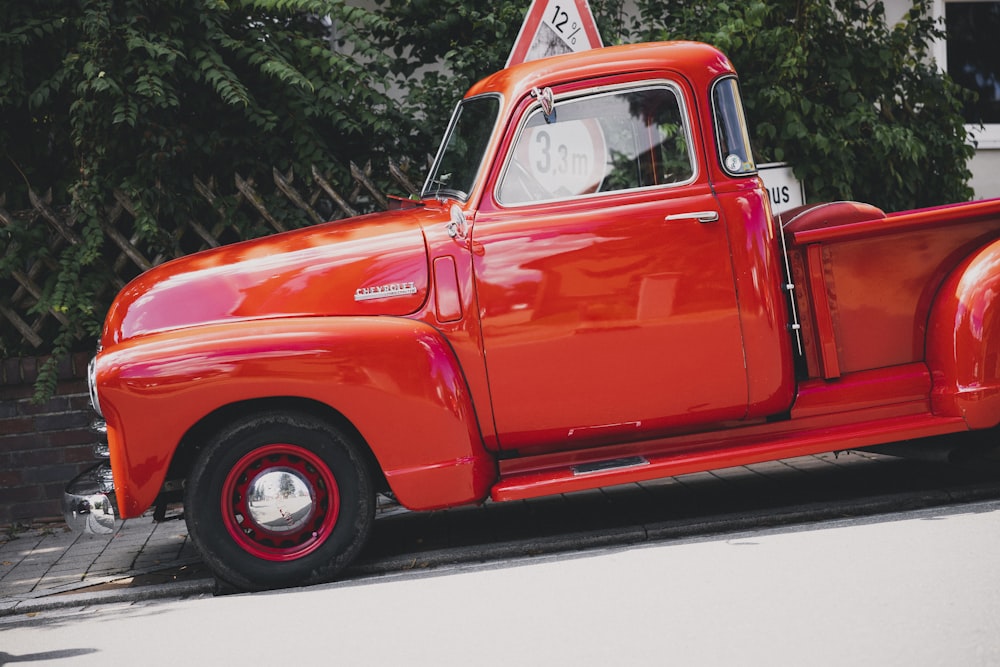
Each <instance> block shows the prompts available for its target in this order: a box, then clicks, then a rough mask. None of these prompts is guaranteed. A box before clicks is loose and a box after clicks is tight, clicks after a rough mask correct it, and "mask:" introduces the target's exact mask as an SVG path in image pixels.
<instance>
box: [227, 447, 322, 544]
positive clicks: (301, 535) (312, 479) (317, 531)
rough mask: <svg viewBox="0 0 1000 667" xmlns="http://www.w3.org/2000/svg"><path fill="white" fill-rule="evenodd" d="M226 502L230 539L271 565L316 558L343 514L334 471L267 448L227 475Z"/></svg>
mask: <svg viewBox="0 0 1000 667" xmlns="http://www.w3.org/2000/svg"><path fill="white" fill-rule="evenodd" d="M221 500H222V517H223V522H224V523H225V526H226V530H227V531H228V532H229V535H230V536H231V537H232V538H233V540H235V541H236V543H237V544H238V545H239V546H240V548H242V549H243V550H244V551H246V552H247V553H249V554H251V555H253V556H256V557H257V558H261V559H263V560H269V561H290V560H295V559H297V558H302V557H303V556H305V555H307V554H310V553H312V552H313V551H314V550H316V549H317V548H319V546H320V545H321V544H323V542H325V541H326V539H327V537H329V535H330V533H331V532H332V531H333V527H334V525H335V524H336V523H337V517H338V515H339V514H340V493H339V490H338V488H337V481H336V479H335V478H334V476H333V473H332V472H331V471H330V468H329V466H327V465H326V463H324V462H323V460H322V459H320V458H319V457H318V456H316V455H315V454H313V453H312V452H310V451H309V450H307V449H304V448H302V447H298V446H296V445H286V444H274V445H267V446H264V447H261V448H259V449H255V450H254V451H252V452H250V453H249V454H247V455H246V456H244V457H243V458H241V459H240V460H239V461H237V463H236V465H234V466H233V467H232V469H230V471H229V474H228V475H226V479H225V482H224V483H223V485H222V499H221Z"/></svg>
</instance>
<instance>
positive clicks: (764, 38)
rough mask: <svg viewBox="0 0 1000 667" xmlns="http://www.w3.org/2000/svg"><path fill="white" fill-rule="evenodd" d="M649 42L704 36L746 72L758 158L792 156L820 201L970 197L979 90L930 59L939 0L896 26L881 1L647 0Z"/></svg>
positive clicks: (642, 28)
mask: <svg viewBox="0 0 1000 667" xmlns="http://www.w3.org/2000/svg"><path fill="white" fill-rule="evenodd" d="M638 6H639V9H640V13H639V18H638V20H636V21H635V23H634V27H635V33H636V36H637V37H638V38H639V39H643V40H657V39H695V40H699V41H704V42H709V43H711V44H714V45H716V46H718V47H719V48H720V49H722V51H724V52H725V53H726V54H727V55H728V56H729V57H730V59H731V60H732V61H733V64H734V65H735V66H736V69H737V71H738V72H739V73H740V84H741V89H742V92H743V96H744V102H745V106H746V111H747V116H748V120H749V123H750V126H751V134H752V143H753V145H754V150H755V151H756V152H757V158H758V161H759V162H770V161H777V162H788V163H790V164H792V165H794V167H795V173H796V176H797V177H798V178H799V179H800V180H802V181H803V182H804V183H805V187H806V195H807V197H808V198H809V199H810V200H812V201H830V200H836V199H854V200H860V201H865V202H869V203H872V204H875V205H877V206H879V207H881V208H883V209H885V210H887V211H897V210H905V209H911V208H919V207H923V206H931V205H936V204H943V203H947V202H955V201H964V200H967V199H969V198H971V196H972V191H971V189H970V188H969V187H968V180H969V178H970V176H971V173H970V171H969V168H968V160H969V158H970V157H971V156H972V155H973V153H974V148H973V146H972V145H971V144H970V143H969V141H968V136H967V131H966V129H965V125H964V120H963V119H962V115H961V109H962V103H963V100H964V99H965V96H966V95H967V94H968V93H966V92H965V91H963V90H962V89H961V88H959V87H958V86H957V85H956V84H955V83H954V82H953V81H952V80H951V79H950V78H949V77H948V76H947V75H945V74H943V73H942V72H941V71H940V70H939V69H938V68H937V66H936V65H935V64H934V62H933V61H932V59H931V53H930V48H931V43H932V41H933V40H935V39H938V38H941V37H943V35H942V33H941V29H942V27H941V26H940V25H939V24H938V23H936V22H935V21H934V20H932V19H931V18H930V16H931V9H932V0H914V2H913V4H912V8H911V9H910V11H909V12H908V13H907V15H906V16H904V17H903V19H902V20H901V21H900V22H898V23H896V24H894V25H888V24H887V23H886V15H885V7H884V4H883V3H882V2H881V0H767V1H766V2H765V1H763V0H750V1H747V2H735V1H732V2H716V3H692V2H687V1H686V0H639V2H638Z"/></svg>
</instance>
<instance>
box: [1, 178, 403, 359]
mask: <svg viewBox="0 0 1000 667" xmlns="http://www.w3.org/2000/svg"><path fill="white" fill-rule="evenodd" d="M408 171H409V170H408V168H407V166H406V165H405V164H404V165H402V166H401V165H399V164H397V163H395V162H393V161H392V160H390V161H389V162H388V172H387V175H388V176H389V177H390V178H388V179H387V178H386V174H381V173H380V175H379V176H380V177H379V179H378V180H379V181H381V182H387V181H389V182H391V183H392V184H393V186H392V187H390V188H389V189H390V190H391V191H392V192H393V194H395V195H401V196H409V195H414V194H416V193H417V190H418V188H417V187H416V186H414V184H413V179H412V178H411V177H410V175H409V174H408ZM372 174H373V171H372V165H371V164H368V165H367V166H366V167H364V168H360V167H358V166H357V165H355V164H353V163H352V164H351V176H352V181H353V182H352V184H351V188H350V189H349V190H346V189H345V190H338V189H337V188H334V187H333V186H332V185H331V184H330V179H329V178H328V177H327V176H325V175H324V174H322V173H320V172H319V171H318V170H317V169H316V168H315V167H314V168H313V170H312V174H311V175H310V178H308V179H304V178H298V179H296V177H295V175H294V174H292V173H281V172H280V171H278V170H277V169H273V170H272V180H273V185H272V184H269V183H261V184H258V183H255V181H254V179H253V178H244V177H242V176H241V175H240V174H235V175H234V177H233V182H232V185H231V187H229V188H225V189H224V188H223V187H222V186H220V185H219V184H218V183H216V182H215V181H214V180H209V181H207V182H203V181H202V180H201V179H199V178H198V177H197V176H195V177H194V178H193V185H194V189H195V190H196V191H197V192H198V194H199V195H200V196H201V198H202V199H203V200H204V204H205V213H204V215H202V216H198V217H199V219H197V220H196V219H193V217H192V218H191V219H187V220H173V221H171V225H170V226H169V230H170V234H171V238H170V239H169V242H168V243H166V244H161V246H162V245H165V246H166V247H168V250H163V248H162V247H159V248H158V249H157V250H156V254H155V255H153V256H150V252H149V250H148V248H144V247H143V244H142V243H141V242H139V241H138V238H137V235H136V234H135V232H134V228H135V225H134V221H135V219H136V217H137V212H136V207H135V204H134V203H133V202H132V201H131V200H130V199H129V197H127V196H126V195H125V194H124V193H122V192H115V195H114V200H115V201H114V203H113V204H112V205H111V206H110V207H109V208H108V210H107V212H106V215H105V216H104V219H103V220H102V222H101V228H102V231H103V233H104V237H105V244H104V249H103V252H102V257H103V261H104V262H105V263H106V265H107V267H109V268H110V269H111V275H112V278H111V279H110V280H109V281H108V283H109V284H108V285H107V286H106V289H105V292H104V293H102V294H99V295H97V300H98V301H103V302H105V303H107V302H109V301H110V299H111V298H112V297H113V295H114V294H115V293H117V291H118V290H120V289H121V288H122V287H123V286H124V285H125V284H126V283H127V282H128V281H129V280H131V279H132V278H134V277H135V276H137V275H138V274H139V273H141V272H143V271H145V270H147V269H149V268H151V267H153V266H155V265H157V264H160V263H161V262H164V261H166V260H168V259H172V258H173V257H177V256H180V255H185V254H189V253H192V252H196V251H198V250H204V249H207V248H213V247H217V246H220V245H224V244H227V243H232V242H235V241H239V240H242V239H243V238H245V237H247V236H259V235H262V234H266V233H273V232H280V231H285V230H286V229H288V228H289V227H290V226H304V225H308V224H316V223H320V222H324V221H327V220H338V219H343V218H346V217H350V216H354V215H358V214H359V213H365V212H369V211H374V210H385V209H386V208H388V207H389V196H388V195H387V194H386V193H385V192H383V191H382V189H380V188H379V187H378V186H377V185H376V184H375V180H376V179H374V178H373V175H372ZM224 190H225V191H224ZM265 191H266V192H265ZM262 193H264V194H266V196H264V194H262ZM279 196H280V197H281V198H283V200H284V201H285V203H288V202H290V204H291V205H292V206H293V208H294V210H295V211H297V212H300V217H301V219H298V220H294V221H293V222H294V223H295V224H293V225H289V224H288V222H287V219H288V216H287V214H286V215H285V216H280V215H276V214H274V213H273V211H272V208H273V203H272V205H271V206H270V207H269V205H268V204H267V201H271V202H274V201H275V200H274V197H279ZM28 197H29V200H30V202H31V205H32V207H31V208H30V209H28V210H24V211H18V212H16V213H10V212H8V211H6V210H5V208H4V201H5V197H4V194H3V193H0V227H6V228H13V226H14V225H15V224H20V225H24V224H25V223H27V224H28V225H41V226H44V228H45V234H46V237H47V247H48V249H49V251H48V252H47V253H45V256H44V257H43V258H40V259H34V260H29V259H27V258H24V257H23V255H24V254H25V253H24V252H23V249H22V248H21V247H20V246H19V244H18V243H17V242H16V241H12V242H10V243H9V244H7V247H6V248H2V249H0V252H2V253H3V257H5V258H7V259H14V260H15V261H12V262H9V264H11V265H14V266H16V267H17V268H14V269H13V270H10V271H9V272H0V343H3V345H0V356H4V355H3V351H4V350H3V348H4V347H6V348H7V349H8V350H15V351H18V352H19V353H21V354H25V353H27V354H32V353H35V352H46V351H47V349H46V348H47V347H48V346H50V345H51V344H52V341H53V339H54V337H55V335H56V333H57V332H58V331H59V330H60V329H61V328H64V327H66V326H68V325H70V323H69V322H68V321H67V317H66V315H65V314H63V313H61V312H58V311H57V310H53V309H48V310H41V309H40V308H39V303H40V302H41V300H42V299H43V291H44V289H45V287H44V286H45V283H46V280H47V278H48V277H49V276H51V275H53V273H54V272H56V271H58V270H59V266H58V261H57V259H55V258H58V257H59V253H60V251H61V250H62V249H64V248H65V247H66V246H67V245H69V244H74V245H75V244H79V243H80V242H81V239H80V235H79V232H78V230H77V229H76V221H75V220H74V217H73V216H72V214H71V213H70V211H69V210H68V209H67V208H66V207H55V206H53V205H52V199H53V197H52V193H51V191H50V192H49V193H48V194H47V195H41V196H40V195H38V194H36V193H35V192H34V191H32V190H30V189H29V192H28ZM233 207H236V208H239V209H241V213H242V214H243V218H244V219H246V218H249V219H250V220H251V222H250V224H249V225H243V226H242V228H239V227H237V226H236V225H235V224H233V222H232V220H233V218H234V216H233V215H232V213H233V210H232V209H233ZM282 217H284V219H285V221H284V222H283V221H282ZM164 227H165V228H166V226H164ZM248 229H249V230H251V231H250V232H249V233H248V231H247V230H248ZM0 238H2V237H0Z"/></svg>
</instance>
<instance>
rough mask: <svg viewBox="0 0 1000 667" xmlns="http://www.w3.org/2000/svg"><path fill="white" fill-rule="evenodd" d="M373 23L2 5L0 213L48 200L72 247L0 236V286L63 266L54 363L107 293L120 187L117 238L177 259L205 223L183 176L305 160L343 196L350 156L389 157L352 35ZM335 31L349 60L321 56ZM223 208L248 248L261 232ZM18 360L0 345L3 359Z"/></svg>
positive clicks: (55, 288)
mask: <svg viewBox="0 0 1000 667" xmlns="http://www.w3.org/2000/svg"><path fill="white" fill-rule="evenodd" d="M379 23H380V19H379V18H378V16H377V15H375V14H373V13H371V12H366V11H363V10H360V9H357V8H353V7H348V6H347V5H346V4H345V3H344V2H343V0H329V1H319V0H270V1H267V0H229V1H228V2H225V1H223V0H50V1H48V2H44V3H34V2H27V3H24V2H18V1H14V0H5V1H3V2H0V192H3V193H5V194H6V196H7V200H6V202H5V204H4V206H5V208H6V209H7V210H18V209H21V208H26V207H28V205H29V204H30V201H29V192H38V193H39V194H40V193H41V192H44V191H45V190H46V189H48V188H51V189H52V196H53V200H54V201H53V202H52V205H53V206H59V207H63V208H64V209H65V210H67V211H68V215H69V216H70V217H72V218H73V219H74V220H75V224H74V230H75V233H76V235H77V236H78V237H79V238H78V239H76V241H77V242H75V243H72V244H68V245H67V247H66V248H65V250H63V251H62V252H59V253H52V251H51V249H50V248H48V247H47V246H46V245H45V242H44V235H42V234H40V233H39V230H38V229H31V228H28V227H27V226H25V227H17V226H16V225H15V227H14V228H6V229H3V230H2V231H0V242H6V243H17V244H18V252H17V253H16V254H11V253H7V259H6V260H5V261H6V264H7V265H0V277H3V276H5V275H9V273H8V272H9V271H11V270H13V269H17V268H18V267H19V266H20V267H21V268H23V266H27V265H29V264H30V263H31V262H33V261H34V260H36V259H38V258H46V259H48V260H50V262H52V263H55V265H56V266H58V269H57V270H56V271H53V272H52V275H50V276H48V279H47V281H46V282H45V291H44V294H42V295H41V297H40V299H39V302H38V305H37V310H39V311H48V310H52V311H55V312H58V313H62V314H64V315H65V317H66V319H67V320H68V321H69V322H70V324H69V325H68V326H65V327H63V328H62V329H61V331H59V332H58V334H57V335H56V336H55V339H54V340H52V341H51V342H50V345H51V350H52V351H53V352H54V353H55V355H56V356H57V357H58V356H59V355H60V354H62V353H65V352H67V351H68V350H70V349H71V348H72V347H73V346H74V345H76V344H89V345H92V344H93V342H92V341H93V337H94V336H95V335H96V334H97V332H98V329H99V326H100V323H101V320H102V319H103V317H104V313H105V312H106V309H107V306H108V301H109V299H110V296H113V295H111V294H107V292H108V290H107V289H106V288H107V285H108V284H109V281H110V280H111V276H110V272H109V270H108V268H107V267H106V265H105V260H104V257H103V256H102V249H103V248H104V247H105V244H106V235H105V233H104V231H103V230H102V226H101V223H102V220H105V219H106V218H107V214H108V211H109V210H111V208H112V207H113V206H114V205H115V201H116V199H115V193H116V192H120V193H123V194H125V195H126V196H127V197H128V199H129V200H130V201H132V202H133V203H134V204H135V214H136V217H135V221H134V229H133V230H131V234H128V233H126V236H130V237H131V238H132V239H133V242H134V243H136V244H137V245H138V246H140V247H141V248H142V249H143V250H144V251H145V252H146V253H147V256H148V257H157V256H161V257H162V256H171V255H173V254H176V251H177V248H176V247H175V245H174V244H175V243H176V239H175V236H174V234H173V232H175V231H176V227H177V225H176V224H175V222H174V221H177V220H185V219H189V218H190V217H191V216H195V215H203V213H198V212H197V211H198V209H197V208H196V207H197V206H198V205H201V206H202V207H203V206H204V200H203V199H202V198H201V197H200V196H199V195H198V194H197V193H196V192H195V190H194V186H193V178H192V177H193V176H197V177H198V178H200V179H201V180H202V181H205V182H208V181H209V180H210V179H213V178H214V179H216V180H217V181H218V182H219V183H226V184H231V183H232V181H233V175H234V172H238V173H240V174H241V175H242V176H243V177H245V178H256V180H257V181H258V182H268V181H270V179H271V170H272V167H277V168H278V169H280V170H281V171H282V172H287V171H289V170H292V171H293V172H294V173H296V174H298V175H299V176H300V177H303V178H306V177H308V175H309V174H310V168H311V166H312V165H316V166H317V167H318V168H319V169H320V170H321V171H323V172H324V173H327V174H332V176H333V179H334V182H335V184H336V183H343V184H345V185H346V184H347V183H348V182H349V169H348V166H347V165H348V164H349V161H350V160H355V161H359V162H362V163H364V162H365V161H366V160H368V159H371V158H374V159H375V160H378V159H382V160H383V161H384V155H385V152H384V151H387V150H388V151H392V150H393V145H392V144H393V141H394V137H395V136H396V133H397V128H398V126H399V116H398V112H397V109H396V107H395V106H394V105H393V104H390V102H389V98H388V97H387V95H386V90H385V84H384V82H385V79H386V75H387V73H388V60H387V58H386V57H385V56H384V55H383V53H382V51H381V50H380V49H377V48H374V46H373V45H372V44H371V43H370V42H369V41H368V40H367V38H365V37H364V36H363V35H364V34H370V33H371V32H372V31H374V30H376V29H377V28H378V24H379ZM331 25H332V26H334V30H333V31H331ZM332 33H333V34H336V36H337V37H338V38H339V39H340V41H341V42H343V43H344V44H345V45H346V46H345V48H344V49H342V50H340V51H338V50H334V49H331V34H332ZM342 51H347V52H349V53H350V55H345V54H344V53H343V52H342ZM267 205H268V208H269V209H270V210H271V211H272V213H274V214H275V217H277V218H278V219H279V220H280V221H281V222H282V223H284V224H285V225H286V226H288V227H295V226H301V225H303V224H307V223H308V222H309V221H308V219H307V218H305V216H303V215H302V214H301V212H299V211H297V210H295V209H293V208H292V207H291V205H290V204H288V203H287V202H285V200H284V199H283V198H278V197H275V198H274V200H273V201H269V202H268V203H267ZM220 209H221V210H229V211H230V213H229V214H228V215H231V216H233V217H232V219H231V220H227V221H226V222H228V223H231V224H232V225H235V226H236V227H238V228H240V229H241V230H242V235H243V236H247V237H249V236H255V235H259V234H261V233H264V232H265V231H266V230H264V229H260V228H251V226H250V223H249V221H248V220H247V219H245V218H243V217H241V214H240V213H239V212H238V210H237V208H236V207H229V208H228V209H227V208H226V207H220ZM50 255H53V256H50ZM12 263H14V264H16V265H17V266H10V264H12ZM112 291H113V290H112ZM102 294H107V295H106V296H101V295H102ZM77 341H87V342H86V343H77ZM45 351H48V350H45ZM22 352H32V350H24V349H22V348H19V347H18V345H17V343H16V342H15V341H12V340H3V339H0V356H7V355H11V354H17V353H22ZM53 372H54V366H51V365H50V366H49V367H47V369H46V373H45V374H43V380H44V381H43V383H42V384H43V385H46V384H47V385H51V382H52V381H53V378H54V375H53Z"/></svg>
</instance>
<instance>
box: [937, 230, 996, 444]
mask: <svg viewBox="0 0 1000 667" xmlns="http://www.w3.org/2000/svg"><path fill="white" fill-rule="evenodd" d="M926 359H927V365H928V367H929V368H930V370H931V377H932V378H933V382H934V388H933V390H932V393H931V407H932V410H933V411H934V413H935V414H939V415H942V416H950V417H963V418H964V419H965V421H966V423H967V424H968V425H969V427H970V428H977V429H978V428H990V427H993V426H996V425H997V423H1000V240H998V241H993V242H991V243H989V244H987V245H985V246H983V247H982V248H980V249H979V250H977V251H976V252H974V253H972V254H971V255H970V256H969V257H968V258H966V259H965V261H963V262H962V263H961V264H960V265H959V266H958V267H957V268H956V269H955V270H954V272H952V274H951V275H950V276H949V277H948V279H947V280H946V281H945V282H944V284H943V285H942V286H941V289H940V291H939V292H938V295H937V297H936V298H935V301H934V305H933V307H932V309H931V315H930V322H929V324H928V331H927V349H926Z"/></svg>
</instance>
